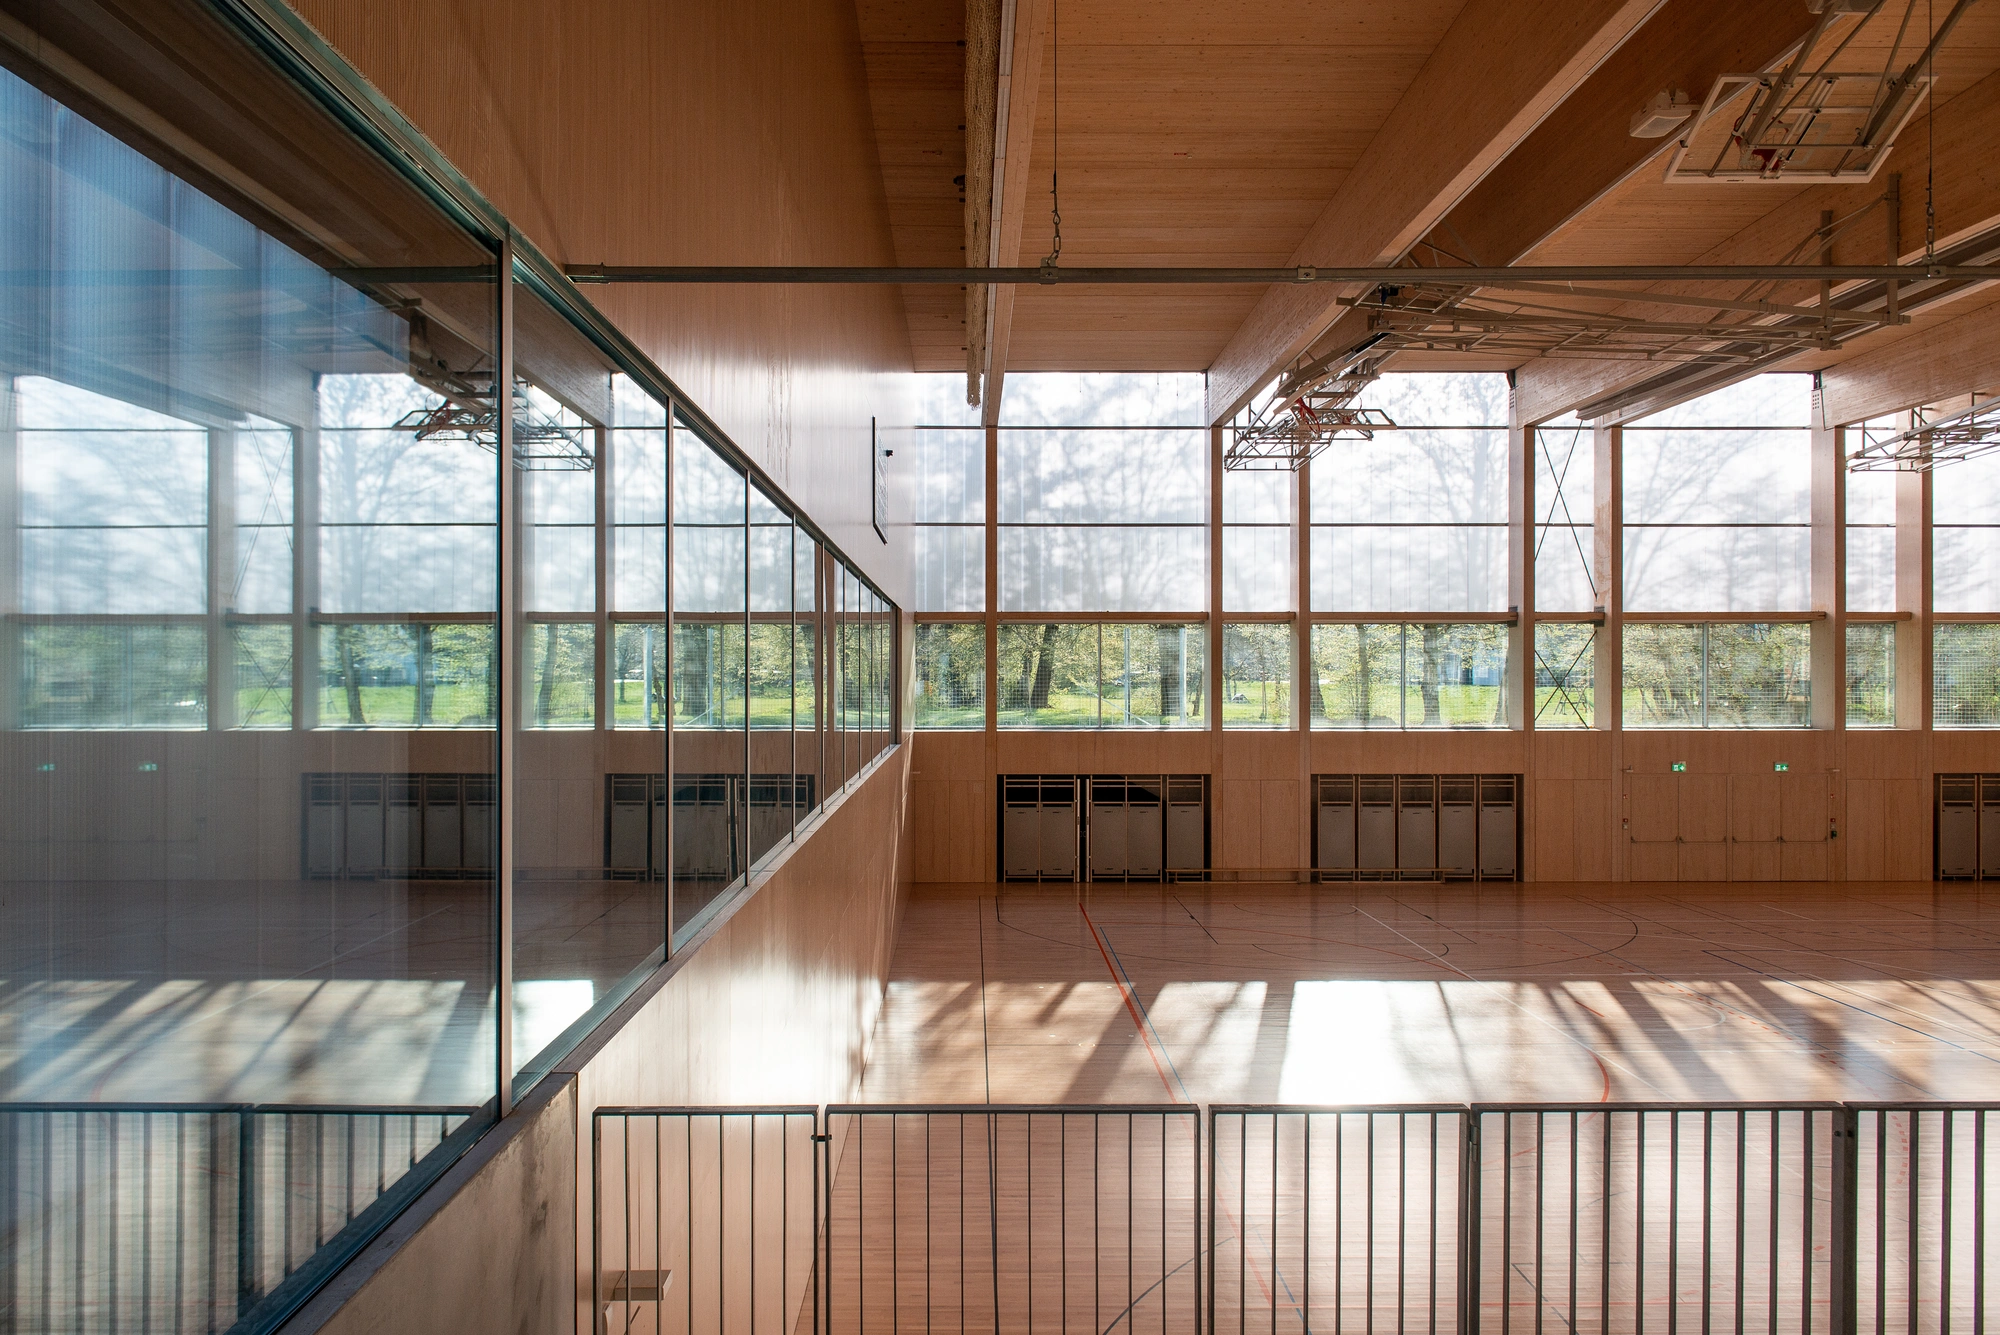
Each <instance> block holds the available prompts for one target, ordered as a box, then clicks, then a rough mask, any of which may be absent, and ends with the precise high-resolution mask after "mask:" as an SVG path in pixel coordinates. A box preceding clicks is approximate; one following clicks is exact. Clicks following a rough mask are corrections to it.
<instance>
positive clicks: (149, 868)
mask: <svg viewBox="0 0 2000 1335" xmlns="http://www.w3.org/2000/svg"><path fill="white" fill-rule="evenodd" d="M9 23H10V25H11V29H10V33H9V37H8V46H9V50H10V55H9V58H8V59H7V61H5V62H4V63H3V64H4V68H0V146H4V147H0V200H4V201H5V208H4V210H0V269H4V270H5V271H6V274H7V279H6V281H5V282H4V283H0V331H5V332H4V334H0V344H4V352H0V446H4V449H3V450H0V456H4V457H0V469H4V474H5V487H4V488H0V491H4V492H5V493H6V494H7V496H8V497H9V500H8V502H7V504H6V506H5V511H6V515H5V517H6V523H7V525H8V531H7V532H6V533H5V534H4V535H0V543H4V544H5V545H6V550H8V551H9V552H11V553H12V557H13V559H11V560H8V561H6V562H4V563H0V566H4V570H0V578H4V580H5V582H6V587H5V588H4V589H0V607H4V608H5V609H6V610H7V613H8V616H7V617H6V619H5V620H6V624H5V625H4V626H0V636H4V639H5V644H4V648H5V650H6V655H7V658H8V662H7V668H6V670H7V672H8V673H9V674H10V680H9V682H8V686H9V689H8V690H7V691H5V692H3V693H0V695H4V701H3V702H0V706H4V712H3V713H0V728H5V729H6V730H8V731H9V732H10V733H11V735H12V737H13V738H14V741H13V744H12V748H11V753H10V760H9V764H8V766H7V768H6V772H5V778H4V794H0V797H4V805H5V808H6V810H7V812H8V813H9V816H8V821H9V833H8V843H9V848H8V854H9V856H8V858H7V870H6V872H5V873H4V875H0V959H4V964H0V975H3V976H4V988H0V1035H4V1036H5V1038H4V1045H5V1047H6V1056H5V1058H4V1059H0V1112H4V1115H0V1123H4V1124H5V1130H4V1131H0V1138H4V1139H5V1141H6V1146H7V1148H6V1151H5V1154H6V1156H7V1160H6V1166H5V1167H0V1179H4V1186H0V1192H4V1193H5V1194H6V1195H7V1202H6V1204H0V1215H5V1216H6V1222H5V1223H4V1224H0V1234H4V1235H5V1236H6V1241H5V1242H4V1243H0V1252H3V1253H5V1259H4V1260H0V1271H4V1272H5V1273H6V1274H7V1275H8V1276H9V1277H10V1278H9V1279H5V1280H0V1289H5V1291H6V1295H7V1296H6V1298H5V1299H0V1308H5V1309H6V1316H5V1317H4V1318H0V1323H4V1324H6V1325H8V1326H9V1328H14V1327H19V1328H21V1329H34V1330H55V1329H72V1328H75V1327H76V1326H77V1325H78V1324H79V1323H80V1322H81V1323H85V1324H88V1323H92V1322H95V1323H96V1324H99V1325H104V1326H106V1327H112V1326H115V1327H117V1328H118V1329H134V1330H139V1329H145V1330H168V1329H187V1330H222V1329H224V1328H233V1329H239V1330H264V1329H269V1328H271V1326H273V1325H274V1324H275V1323H276V1319H277V1317H278V1315H279V1313H280V1311H289V1310H291V1308H290V1306H289V1305H288V1303H292V1302H296V1301H297V1300H299V1299H302V1298H303V1297H304V1295H306V1294H309V1293H311V1292H312V1290H313V1289H314V1287H315V1286H316V1285H317V1284H318V1283H319V1282H320V1281H321V1280H322V1279H324V1278H325V1276H326V1274H327V1273H328V1272H329V1271H330V1269H331V1267H332V1265H333V1264H334V1262H335V1260H345V1259H346V1258H347V1257H348V1256H351V1255H352V1254H353V1249H354V1248H356V1247H359V1246H360V1245H362V1244H363V1243H365V1242H366V1241H367V1236H368V1234H369V1233H370V1231H371V1223H370V1221H371V1220H375V1219H378V1218H379V1219H383V1220H386V1219H388V1218H391V1217H393V1216H394V1214H395V1212H396V1210H397V1209H398V1208H400V1205H401V1203H402V1201H403V1200H406V1199H408V1198H409V1197H410V1196H412V1195H414V1193H415V1192H417V1191H419V1190H421V1188H422V1186H423V1185H424V1184H425V1183H427V1182H428V1181H430V1180H432V1179H433V1178H434V1177H435V1175H436V1174H437V1173H438V1172H440V1171H442V1169H443V1168H444V1167H445V1166H446V1165H448V1164H449V1163H451V1162H454V1161H455V1160H456V1159H457V1158H458V1156H459V1153H460V1152H461V1151H462V1149H463V1148H464V1145H465V1143H466V1142H468V1141H469V1140H470V1139H471V1137H472V1136H473V1135H475V1134H477V1132H478V1131H479V1130H480V1129H483V1128H484V1127H485V1126H486V1125H488V1124H490V1122H491V1120H492V1118H493V1117H494V1115H495V1113H494V1109H495V1107H496V1100H495V1093H496V1080H495V1070H496V1066H497V1055H498V1049H497V1045H496V1035H497V1033H498V1031H499V1028H500V1026H499V1025H498V1024H497V1023H496V1015H495V1010H494V1005H495V1000H496V997H497V989H496V978H497V971H496V967H495V966H496V964H497V955H496V943H495V939H494V935H493V923H494V921H495V913H494V907H495V903H496V896H495V884H494V881H493V871H492V869H493V865H494V862H495V857H494V854H495V849H496V845H495V843H494V840H493V837H492V833H491V831H492V829H493V820H492V816H493V811H494V802H493V797H494V792H493V775H494V768H493V756H494V746H493V740H494V739H493V732H492V728H493V722H492V720H493V717H494V711H493V709H492V701H491V699H490V691H489V689H488V686H489V683H490V664H491V660H492V653H491V648H492V643H491V635H492V631H491V626H492V623H493V620H494V615H495V611H496V608H495V605H494V602H493V597H494V585H495V581H494V578H493V575H494V569H495V565H496V561H495V557H496V550H497V549H496V546H495V542H494V531H493V523H494V518H495V515H496V513H497V509H496V506H495V500H496V494H497V490H498V487H497V483H498V480H499V476H500V473H499V468H498V461H497V459H496V458H495V455H494V452H493V450H492V447H491V444H490V442H488V443H485V444H482V443H481V442H480V441H479V440H476V439H471V438H468V435H467V434H466V433H461V435H460V437H459V438H458V439H443V438H439V437H438V436H437V434H436V433H431V434H423V433H422V431H421V426H422V425H435V424H436V422H437V420H438V419H437V415H436V410H437V409H439V408H440V407H441V406H442V405H444V403H445V401H446V398H447V395H450V396H454V397H455V398H456V399H457V409H456V411H457V413H458V414H459V415H460V416H461V418H462V419H464V420H468V421H473V422H475V423H476V422H478V421H481V420H484V421H486V422H489V423H490V421H491V403H490V391H489V389H488V386H487V384H486V383H485V381H484V380H483V379H482V374H489V375H490V370H491V367H492V364H493V363H492V356H493V353H494V351H495V348H496V340H495V339H494V337H493V330H492V316H493V311H494V308H495V305H496V301H495V298H496V294H497V291H498V289H497V287H496V285H495V283H494V281H493V279H494V276H495V275H494V263H493V256H492V255H491V253H490V252H489V251H487V250H486V249H485V247H484V246H483V245H482V244H481V243H479V242H478V241H476V240H475V239H473V238H471V237H468V236H467V235H466V234H464V233H463V232H461V231H459V230H458V229H457V228H456V226H455V225H454V224H453V223H452V222H451V221H450V220H449V219H447V218H445V217H444V216H442V215H441V214H439V213H438V212H437V211H436V210H434V209H433V208H432V207H431V206H430V205H429V204H428V203H427V202H425V200H424V199H423V198H422V197H421V196H420V195H418V194H417V193H416V191H415V190H413V189H412V188H411V187H410V185H409V184H408V182H407V180H406V178H405V177H404V176H403V175H402V174H401V169H400V168H398V167H395V166H392V165H390V164H387V163H385V162H383V161H381V160H379V159H377V158H375V157H374V156H373V155H372V150H370V149H367V148H366V147H363V146H360V145H359V144H358V143H357V142H356V141H355V140H354V139H353V137H352V136H350V134H349V133H348V131H347V129H346V128H345V127H344V126H343V125H341V124H339V123H336V122H335V121H333V120H332V119H330V118H329V117H328V116H327V115H326V113H325V111H324V108H323V107H322V106H321V104H320V103H319V102H318V101H317V100H316V99H315V98H314V96H313V95H311V94H309V93H305V92H302V91H301V90H299V89H297V88H295V87H293V86H292V85H291V84H290V83H288V82H287V81H286V80H285V79H284V78H283V77H282V76H281V75H280V74H278V73H277V72H276V71H275V70H274V69H273V67H272V66H270V65H269V64H268V63H266V61H265V60H264V58H263V57H262V56H261V55H259V54H258V53H257V52H256V51H254V50H252V49H251V48H250V47H248V46H247V45H240V44H239V43H238V42H237V40H236V38H235V37H234V36H232V32H233V29H232V28H231V27H230V26H229V24H228V23H227V22H226V21H224V20H223V19H221V18H220V17H219V16H218V13H217V12H216V11H213V10H212V9H209V8H206V7H203V6H198V5H197V6H187V5H154V6H146V7H142V8H141V9H124V10H115V9H114V10H95V11H92V12H91V14H89V15H88V16H83V17H81V18H80V17H79V15H77V14H76V13H73V12H72V13H68V14H64V13H59V12H58V11H57V10H54V9H50V8H47V7H31V8H29V9H26V10H19V11H10V19H9ZM44 25H46V30H45V29H44ZM58 52H60V57H61V59H62V60H63V61H64V62H65V72H64V73H63V74H60V75H56V74H52V73H51V72H49V71H48V70H46V69H42V68H39V67H38V62H39V61H40V60H42V59H43V58H44V57H50V58H53V57H55V56H56V55H57V53H58ZM79 79H80V80H82V81H83V82H85V83H87V84H88V85H89V86H91V87H93V88H98V89H102V90H107V91H106V95H107V96H109V97H111V98H112V99H113V100H115V101H116V102H117V103H118V113H117V124H116V126H115V129H106V128H101V127H100V126H98V125H97V124H95V123H93V121H92V120H91V119H90V116H93V115H98V114H100V113H99V110H98V109H99V108H100V107H102V106H103V105H104V103H103V102H101V101H97V100H91V101H87V102H79V107H78V108H77V109H73V108H71V107H69V106H65V105H63V104H62V103H60V102H59V101H57V100H56V98H55V97H52V96H51V95H50V94H49V93H48V92H44V91H43V90H44V89H48V90H62V89H68V88H73V87H75V86H77V85H76V82H75V81H76V80H79ZM194 171H199V172H200V173H201V174H200V175H199V176H198V177H197V176H192V175H190V176H189V177H188V178H186V179H184V178H183V177H182V176H181V175H177V174H176V172H190V173H191V172H194ZM211 172H212V173H213V174H214V175H213V177H211V176H210V175H209V173H211ZM211 179H221V180H226V181H227V182H228V193H227V194H226V195H216V194H212V193H209V189H210V188H209V187H208V186H207V185H206V184H205V182H207V181H209V180H211ZM225 201H227V202H225ZM236 201H255V213H254V220H253V218H252V217H247V216H243V215H241V214H238V213H236V212H233V211H232V205H233V203H234V202H236ZM323 263H324V264H329V265H334V266H337V267H338V268H339V269H340V270H341V271H343V272H342V275H341V276H336V274H335V273H332V272H329V271H328V270H327V269H326V268H323V267H321V266H322V264H323ZM385 270H393V271H397V272H399V273H400V274H401V275H402V276H403V279H402V280H398V281H386V280H383V278H382V274H383V271H385ZM364 273H365V274H368V275H369V277H366V278H364V277H362V276H361V275H362V274H364ZM454 277H456V278H457V279H459V280H461V281H451V280H452V279H453V278H454ZM405 280H407V281H405ZM413 412H414V413H416V414H418V417H417V418H415V419H410V420H407V421H406V419H409V415H410V414H411V413H413ZM470 434H474V435H476V434H477V429H476V428H475V429H474V431H473V432H472V433H470ZM313 497H316V498H317V504H316V508H315V509H313V510H311V511H306V510H301V509H299V505H300V501H301V499H302V498H313ZM320 617H324V618H327V621H326V622H325V624H320V623H319V622H318V621H317V620H316V618H320ZM454 637H457V638H459V639H464V638H467V637H470V638H473V639H480V640H481V643H479V644H477V645H476V646H474V647H473V651H472V652H470V653H469V654H464V655H461V656H463V657H467V658H469V659H470V662H469V663H468V665H467V668H466V671H465V673H464V674H463V675H465V676H467V677H469V678H470V690H469V691H468V692H467V693H466V694H467V695H468V696H469V698H454V694H455V692H457V691H459V690H460V687H461V683H460V682H459V681H457V680H456V679H455V678H456V675H457V674H456V673H455V670H454V669H452V668H451V667H450V666H449V660H451V659H452V657H453V656H454V654H457V653H459V651H460V649H461V648H462V647H463V646H456V645H454V644H453V643H452V642H451V641H452V640H453V638H454ZM482 637H483V638H482ZM426 641H430V642H429V643H426ZM343 648H344V649H345V655H344V657H345V662H344V663H343V661H342V659H343V654H342V649H343ZM350 701H351V703H352V718H349V717H348V716H347V713H348V707H349V704H350ZM468 716H469V718H468ZM461 721H464V722H465V724H466V731H465V732H464V733H463V734H461V735H459V736H456V737H453V738H451V739H449V741H442V740H441V739H438V738H435V737H429V738H425V737H419V736H417V735H416V733H415V731H414V730H415V728H417V727H418V726H439V725H444V726H450V725H457V724H459V723H460V722H461ZM323 723H324V724H326V725H327V726H329V727H333V728H342V727H349V726H352V727H357V728H358V727H367V728H369V729H371V732H370V735H369V736H367V737H365V738H364V737H358V736H349V735H344V734H340V733H330V732H321V733H317V734H314V733H312V732H310V731H309V730H311V729H314V728H316V727H319V726H320V725H321V724H323ZM233 729H243V730H257V731H259V732H260V734H261V735H260V736H258V737H257V738H255V739H249V738H245V737H243V736H240V735H239V736H233V737H232V736H226V735H225V733H226V732H227V731H229V730H233ZM433 781H434V782H435V783H436V785H437V786H438V789H439V796H438V799H437V801H436V803H435V804H433V806H432V807H429V808H427V807H426V805H425V803H424V801H423V800H422V799H421V797H416V798H413V797H412V794H421V792H422V791H423V788H424V785H425V784H426V783H429V782H433ZM447 787H448V788H449V791H450V799H449V802H447V801H446V799H445V797H444V796H443V793H444V790H445V789H446V788H447ZM447 808H448V814H447ZM447 833H448V834H449V836H450V837H449V838H448V839H447V838H446V837H445V836H446V834H447ZM433 836H435V837H433ZM427 853H428V854H430V855H434V856H427ZM49 1104H83V1105H96V1108H95V1110H94V1111H90V1112H88V1113H84V1114H79V1113H77V1112H56V1111H51V1110H50V1109H49V1108H48V1107H47V1105H49ZM36 1105H40V1106H39V1107H37V1106H36ZM120 1105H123V1106H120ZM218 1107H220V1108H222V1109H225V1110H224V1111H217V1109H218ZM419 1109H421V1110H422V1113H421V1115H417V1110H419ZM85 1128H87V1129H88V1133H87V1134H85V1133H84V1129H85ZM364 1165H365V1167H364ZM322 1170H323V1171H322ZM51 1182H53V1183H55V1184H57V1185H56V1195H55V1196H54V1197H49V1196H48V1194H47V1192H46V1190H43V1194H42V1197H41V1199H40V1200H39V1203H38V1202H37V1201H35V1200H30V1199H28V1198H27V1197H25V1196H22V1195H20V1193H19V1190H17V1189H28V1188H29V1187H30V1184H34V1183H41V1184H43V1188H46V1186H47V1184H49V1183H51ZM183 1197H184V1198H185V1208H183V1207H182V1205H181V1204H180V1202H181V1201H182V1199H183ZM17 1206H19V1207H22V1208H23V1209H24V1210H25V1211H26V1212H25V1213H22V1212H21V1211H19V1210H17V1209H16V1207H17ZM43 1207H49V1208H52V1209H54V1210H55V1211H56V1213H55V1214H53V1215H50V1214H47V1213H46V1211H45V1210H44V1209H43ZM53 1218H61V1219H63V1220H65V1221H66V1223H65V1225H64V1229H65V1230H67V1229H68V1228H69V1227H70V1226H72V1225H73V1240H74V1241H76V1242H77V1243H78V1244H79V1245H80V1246H82V1244H83V1242H84V1240H86V1239H88V1240H89V1241H88V1245H87V1246H83V1247H82V1250H78V1249H77V1248H73V1247H69V1245H68V1243H67V1242H66V1241H65V1240H64V1238H65V1237H66V1236H68V1235H67V1234H66V1233H64V1234H63V1236H59V1235H58V1234H59V1232H60V1231H59V1230H53V1229H48V1228H41V1227H38V1226H37V1225H36V1223H35V1221H37V1220H46V1219H53ZM250 1219H255V1220H258V1221H260V1229H259V1231H258V1237H259V1241H258V1246H257V1256H256V1263H255V1264H254V1265H251V1264H243V1263H241V1258H239V1256H238V1251H239V1243H240V1241H241V1238H242V1236H243V1235H242V1232H241V1230H242V1228H243V1227H244V1226H245V1221H246V1220H250ZM263 1221H268V1222H267V1223H266V1222H263ZM17 1225H19V1227H17ZM335 1234H338V1235H339V1245H338V1246H337V1247H334V1248H331V1249H329V1251H322V1250H321V1248H322V1244H324V1243H326V1242H328V1241H330V1240H331V1239H333V1238H334V1236H335ZM65 1256H67V1257H68V1258H69V1259H70V1260H73V1261H75V1262H76V1264H77V1266H78V1267H79V1268H78V1269H77V1271H76V1273H75V1274H74V1275H68V1272H67V1270H65V1269H62V1268H61V1267H64V1266H65V1264H66V1263H65V1262H64V1260H63V1259H62V1258H63V1257H65ZM38 1257H39V1259H38ZM51 1258H54V1259H55V1264H56V1265H57V1266H58V1267H59V1268H58V1270H57V1271H54V1272H51V1271H49V1270H48V1269H47V1267H48V1265H49V1263H50V1260H51ZM86 1268H87V1270H88V1274H87V1275H86V1274H85V1269H86ZM51 1273H55V1274H56V1275H57V1278H56V1279H55V1281H54V1283H53V1287H51V1286H50V1284H49V1282H48V1281H47V1279H46V1276H47V1275H49V1274H51ZM35 1275H40V1276H43V1279H42V1280H40V1281H38V1282H34V1283H29V1284H28V1285H27V1286H26V1287H22V1286H20V1285H16V1284H13V1283H12V1282H11V1279H12V1277H22V1276H35ZM66 1276H67V1280H68V1281H73V1282H66V1278H65V1277H66ZM75 1283H84V1284H85V1285H86V1287H87V1288H88V1290H89V1293H88V1294H85V1293H80V1292H78V1291H76V1289H75ZM278 1293H282V1294H283V1295H284V1297H282V1298H280V1297H277V1296H276V1295H277V1294H278ZM90 1294H95V1295H97V1297H98V1298H102V1297H103V1295H106V1294H109V1295H112V1296H113V1298H114V1299H115V1301H113V1302H112V1303H110V1304H108V1305H107V1304H106V1303H104V1302H101V1301H98V1302H93V1301H92V1300H91V1299H90Z"/></svg>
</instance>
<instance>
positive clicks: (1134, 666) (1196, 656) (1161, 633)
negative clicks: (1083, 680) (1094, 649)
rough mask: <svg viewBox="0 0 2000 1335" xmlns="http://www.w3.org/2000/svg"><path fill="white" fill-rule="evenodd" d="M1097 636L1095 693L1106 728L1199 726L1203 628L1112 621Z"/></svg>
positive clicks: (1205, 660)
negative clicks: (1096, 689) (1100, 703)
mask: <svg viewBox="0 0 2000 1335" xmlns="http://www.w3.org/2000/svg"><path fill="white" fill-rule="evenodd" d="M1101 629H1102V634H1101V635H1100V637H1099V652H1100V657H1099V660H1098V671H1097V680H1098V698H1099V699H1100V700H1101V701H1102V708H1101V710H1100V713H1099V719H1100V722H1101V726H1103V727H1106V728H1199V727H1202V726H1204V717H1203V714H1202V707H1201V705H1202V691H1201V683H1202V675H1203V672H1204V671H1205V669H1206V668H1207V665H1208V658H1207V652H1206V644H1207V637H1206V635H1205V633H1204V627H1201V626H1195V625H1180V624H1166V625H1145V624H1127V623H1122V622H1114V623H1110V624H1107V625H1105V626H1103V627H1102V628H1101Z"/></svg>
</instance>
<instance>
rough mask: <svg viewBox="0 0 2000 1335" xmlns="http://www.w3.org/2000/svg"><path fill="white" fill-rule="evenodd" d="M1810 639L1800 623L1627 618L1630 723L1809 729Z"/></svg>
mask: <svg viewBox="0 0 2000 1335" xmlns="http://www.w3.org/2000/svg"><path fill="white" fill-rule="evenodd" d="M1811 642H1812V637H1811V628H1810V627H1808V626H1806V625H1804V624H1802V623H1799V622H1722V621H1718V622H1701V623H1699V624H1695V625H1686V624H1675V623H1661V622H1642V623H1628V624H1627V625H1626V627H1625V645H1624V661H1625V683H1624V684H1625V700H1624V710H1625V726H1626V727H1628V728H1804V727H1810V726H1811V724H1812V658H1811Z"/></svg>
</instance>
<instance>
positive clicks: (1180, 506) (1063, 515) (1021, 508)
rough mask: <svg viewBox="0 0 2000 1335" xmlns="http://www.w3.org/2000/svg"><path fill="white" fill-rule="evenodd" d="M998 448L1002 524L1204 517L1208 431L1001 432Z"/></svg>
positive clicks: (1145, 521) (1195, 521) (1163, 521)
mask: <svg viewBox="0 0 2000 1335" xmlns="http://www.w3.org/2000/svg"><path fill="white" fill-rule="evenodd" d="M1012 383H1013V382H1012V381H1009V388H1010V390H1011V388H1012ZM999 448H1000V461H999V462H1000V522H1001V523H1003V524H1200V523H1203V522H1204V521H1205V520H1206V519H1207V517H1208V514H1207V511H1208V433H1207V432H1206V431H1062V430H1051V431H1003V432H1001V433H1000V447H999Z"/></svg>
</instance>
